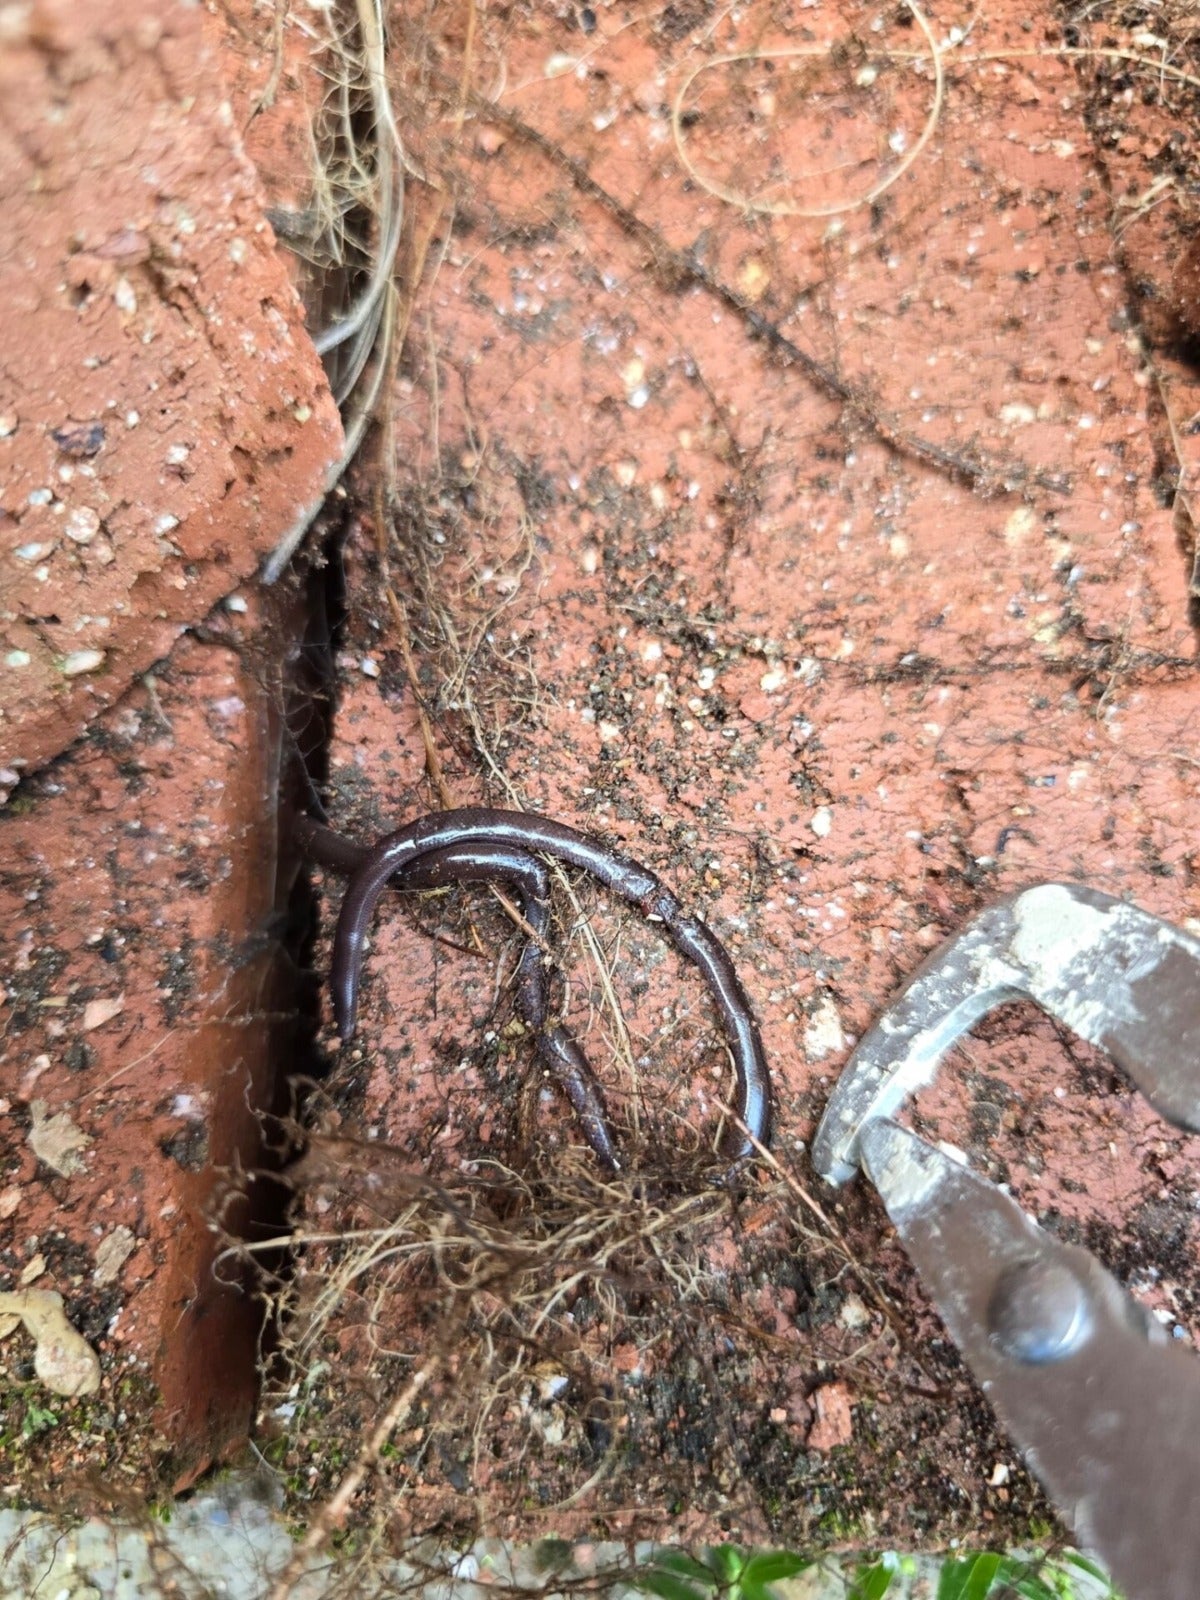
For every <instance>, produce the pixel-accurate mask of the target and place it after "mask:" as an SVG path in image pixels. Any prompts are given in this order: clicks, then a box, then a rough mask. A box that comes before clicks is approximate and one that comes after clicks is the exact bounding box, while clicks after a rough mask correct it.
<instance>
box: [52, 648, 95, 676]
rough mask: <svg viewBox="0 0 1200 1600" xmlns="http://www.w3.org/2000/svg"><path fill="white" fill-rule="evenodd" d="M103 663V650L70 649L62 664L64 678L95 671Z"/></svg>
mask: <svg viewBox="0 0 1200 1600" xmlns="http://www.w3.org/2000/svg"><path fill="white" fill-rule="evenodd" d="M103 665H104V651H103V650H72V651H71V653H70V655H69V656H67V657H65V658H64V660H63V664H62V672H63V677H64V678H78V677H80V676H81V674H83V673H85V672H95V670H96V668H97V667H102V666H103Z"/></svg>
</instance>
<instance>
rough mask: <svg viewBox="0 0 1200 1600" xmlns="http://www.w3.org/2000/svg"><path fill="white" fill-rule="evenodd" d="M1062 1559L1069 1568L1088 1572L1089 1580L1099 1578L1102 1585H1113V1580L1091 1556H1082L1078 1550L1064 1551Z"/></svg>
mask: <svg viewBox="0 0 1200 1600" xmlns="http://www.w3.org/2000/svg"><path fill="white" fill-rule="evenodd" d="M1062 1559H1063V1562H1064V1563H1065V1564H1066V1565H1067V1566H1071V1567H1078V1568H1079V1570H1080V1572H1086V1573H1087V1575H1088V1577H1089V1578H1099V1580H1100V1582H1101V1583H1107V1584H1111V1583H1112V1579H1111V1578H1110V1577H1109V1575H1108V1573H1107V1572H1105V1570H1104V1568H1103V1567H1102V1566H1100V1565H1099V1563H1098V1562H1095V1561H1093V1560H1092V1559H1091V1557H1090V1556H1085V1555H1081V1554H1080V1552H1079V1551H1078V1550H1064V1551H1063V1553H1062Z"/></svg>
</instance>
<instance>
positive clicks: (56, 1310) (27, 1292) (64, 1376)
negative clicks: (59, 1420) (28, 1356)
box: [0, 1289, 100, 1397]
mask: <svg viewBox="0 0 1200 1600" xmlns="http://www.w3.org/2000/svg"><path fill="white" fill-rule="evenodd" d="M13 1319H18V1320H20V1321H21V1322H23V1323H24V1324H25V1328H26V1331H27V1332H28V1333H29V1335H30V1336H31V1338H32V1339H33V1340H34V1343H35V1345H36V1349H35V1350H34V1353H33V1370H34V1371H35V1372H36V1373H37V1375H38V1379H39V1381H40V1382H42V1383H44V1384H45V1386H46V1388H47V1389H49V1390H50V1391H51V1393H53V1394H63V1395H67V1396H70V1397H74V1396H75V1395H80V1394H95V1392H96V1390H97V1389H98V1388H99V1387H100V1358H99V1356H98V1355H97V1354H96V1352H95V1351H94V1350H93V1349H92V1347H91V1345H90V1344H89V1343H88V1342H87V1340H86V1339H85V1338H84V1337H83V1335H82V1334H81V1333H79V1332H78V1331H77V1330H76V1329H75V1328H73V1327H72V1326H71V1324H70V1323H69V1322H68V1321H67V1317H66V1313H65V1312H64V1311H63V1297H62V1295H60V1294H55V1293H54V1292H53V1291H52V1290H49V1289H22V1290H19V1291H17V1292H14V1293H11V1294H0V1338H5V1337H7V1336H8V1334H10V1333H11V1332H12V1331H13V1330H14V1329H15V1327H16V1321H15V1320H13Z"/></svg>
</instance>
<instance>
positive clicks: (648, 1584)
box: [632, 1567, 713, 1600]
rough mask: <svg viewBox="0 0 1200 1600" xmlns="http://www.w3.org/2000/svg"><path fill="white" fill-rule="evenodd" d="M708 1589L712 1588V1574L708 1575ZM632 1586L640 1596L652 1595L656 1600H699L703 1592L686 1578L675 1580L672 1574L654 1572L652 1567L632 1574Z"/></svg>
mask: <svg viewBox="0 0 1200 1600" xmlns="http://www.w3.org/2000/svg"><path fill="white" fill-rule="evenodd" d="M707 1581H708V1587H709V1588H710V1589H711V1588H712V1587H713V1581H712V1574H711V1573H709V1574H708V1578H707ZM632 1582H633V1586H634V1588H635V1589H639V1590H640V1591H641V1593H642V1594H653V1595H657V1596H658V1600H701V1597H702V1596H703V1595H704V1593H705V1591H704V1590H703V1589H699V1588H697V1587H696V1585H695V1584H694V1583H689V1582H688V1581H687V1579H686V1578H677V1577H676V1576H675V1574H674V1573H673V1572H661V1571H656V1570H655V1569H654V1568H653V1567H643V1568H642V1570H641V1571H640V1572H635V1573H634V1574H633V1579H632Z"/></svg>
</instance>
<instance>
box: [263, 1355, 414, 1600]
mask: <svg viewBox="0 0 1200 1600" xmlns="http://www.w3.org/2000/svg"><path fill="white" fill-rule="evenodd" d="M440 1365H441V1358H440V1357H438V1356H436V1355H435V1356H431V1357H430V1358H429V1360H427V1361H426V1362H425V1364H424V1366H421V1367H418V1369H417V1371H416V1372H414V1373H413V1375H412V1377H411V1378H410V1379H409V1380H408V1382H407V1383H406V1384H405V1386H404V1388H403V1389H402V1390H401V1391H400V1393H399V1394H398V1395H397V1396H396V1398H395V1399H394V1400H393V1401H392V1403H391V1405H390V1406H389V1407H388V1408H387V1410H386V1411H385V1412H384V1414H383V1416H382V1418H381V1419H380V1421H379V1423H378V1425H377V1426H376V1428H375V1429H374V1431H373V1432H372V1433H371V1435H370V1436H369V1437H368V1438H367V1440H366V1441H365V1442H364V1444H363V1446H362V1448H361V1449H360V1450H359V1453H358V1459H357V1460H356V1461H355V1463H354V1465H353V1466H352V1467H351V1468H350V1470H349V1472H347V1474H346V1476H345V1477H344V1478H343V1479H342V1481H341V1482H340V1483H339V1484H338V1486H337V1488H336V1489H335V1490H334V1492H333V1494H332V1495H331V1496H330V1498H329V1499H328V1500H327V1501H326V1502H325V1504H324V1505H323V1506H322V1507H321V1509H320V1510H319V1511H318V1512H317V1514H316V1516H315V1517H314V1518H313V1519H312V1521H311V1522H310V1523H309V1525H308V1528H307V1530H306V1531H305V1534H304V1537H303V1539H301V1540H300V1542H299V1544H298V1545H297V1546H296V1548H295V1550H294V1551H293V1552H292V1554H291V1556H290V1557H289V1559H288V1563H287V1566H286V1567H284V1569H283V1571H282V1572H281V1573H280V1574H279V1577H278V1578H277V1579H276V1580H275V1583H274V1585H273V1586H272V1589H271V1592H270V1595H269V1600H290V1597H291V1595H292V1593H293V1591H294V1589H295V1587H296V1584H297V1583H298V1582H299V1581H300V1579H301V1578H302V1577H303V1576H304V1568H305V1566H306V1565H307V1563H308V1561H309V1558H310V1557H312V1556H315V1555H316V1554H317V1552H318V1551H319V1550H320V1549H321V1547H322V1546H323V1545H324V1544H325V1542H326V1540H327V1539H328V1538H329V1536H330V1534H332V1533H333V1532H334V1531H335V1530H336V1529H337V1528H338V1527H339V1526H340V1524H341V1522H342V1520H343V1519H344V1517H345V1515H346V1512H347V1511H348V1510H349V1509H350V1502H351V1501H352V1500H353V1499H354V1497H355V1495H356V1494H357V1493H358V1491H359V1490H360V1489H361V1488H362V1486H363V1483H364V1481H365V1480H366V1476H367V1474H368V1472H370V1471H371V1470H372V1469H373V1468H374V1467H375V1466H376V1465H377V1464H378V1462H379V1458H380V1455H381V1453H382V1451H383V1447H384V1445H386V1444H387V1442H388V1440H389V1439H390V1438H391V1436H392V1433H393V1432H394V1431H395V1429H397V1428H399V1427H400V1426H401V1425H402V1424H403V1423H404V1422H405V1420H406V1419H407V1417H408V1414H409V1412H410V1411H411V1410H412V1407H413V1402H414V1401H415V1400H416V1398H417V1396H418V1395H419V1394H420V1392H421V1390H422V1389H423V1388H424V1387H425V1385H426V1384H427V1383H428V1382H429V1380H430V1379H431V1378H432V1377H433V1375H434V1373H435V1372H436V1371H437V1369H438V1367H439V1366H440Z"/></svg>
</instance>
